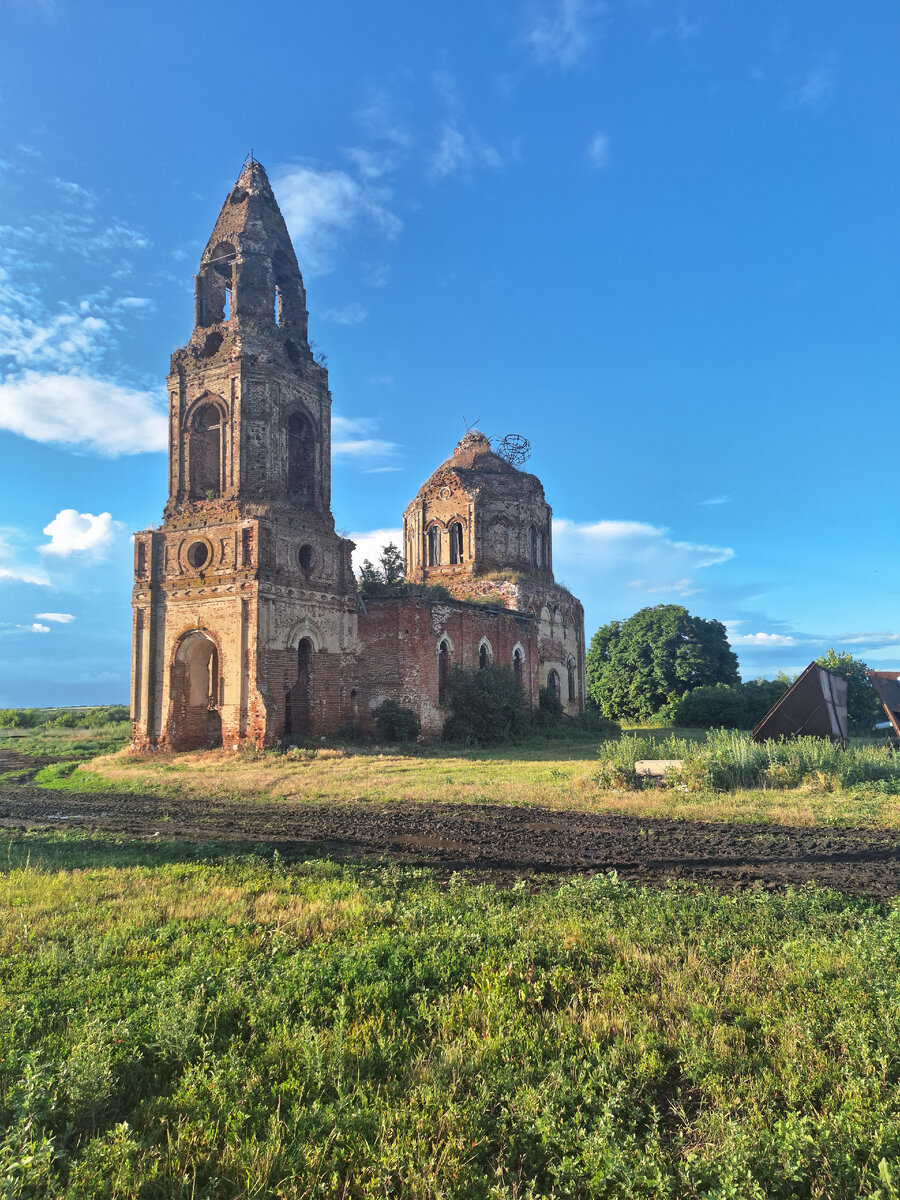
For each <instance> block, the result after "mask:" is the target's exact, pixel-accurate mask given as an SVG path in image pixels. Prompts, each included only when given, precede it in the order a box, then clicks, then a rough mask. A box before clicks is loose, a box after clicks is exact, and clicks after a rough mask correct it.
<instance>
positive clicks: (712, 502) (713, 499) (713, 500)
mask: <svg viewBox="0 0 900 1200" xmlns="http://www.w3.org/2000/svg"><path fill="white" fill-rule="evenodd" d="M733 499H734V495H733V493H732V492H724V493H723V494H722V495H721V496H710V497H709V498H708V499H707V500H701V501H700V504H703V505H706V506H707V507H715V506H716V505H718V504H730V503H731V501H732V500H733Z"/></svg>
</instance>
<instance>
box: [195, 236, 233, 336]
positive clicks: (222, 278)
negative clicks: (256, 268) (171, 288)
mask: <svg viewBox="0 0 900 1200" xmlns="http://www.w3.org/2000/svg"><path fill="white" fill-rule="evenodd" d="M233 263H234V246H232V244H231V242H219V244H218V246H216V248H215V250H213V252H212V255H211V256H210V257H209V259H208V260H207V262H206V266H204V267H201V269H200V274H199V275H198V276H197V324H198V325H202V326H207V325H217V324H218V323H219V322H220V321H228V320H230V319H231V315H232V310H233V297H232V294H231V290H232V287H233V283H234V277H233V267H232V264H233Z"/></svg>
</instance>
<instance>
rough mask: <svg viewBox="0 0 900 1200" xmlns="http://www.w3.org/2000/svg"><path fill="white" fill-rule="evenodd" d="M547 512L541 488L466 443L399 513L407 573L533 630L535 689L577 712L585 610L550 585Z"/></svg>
mask: <svg viewBox="0 0 900 1200" xmlns="http://www.w3.org/2000/svg"><path fill="white" fill-rule="evenodd" d="M551 517H552V513H551V509H550V505H549V504H548V503H547V501H546V500H545V498H544V489H543V487H542V486H541V481H540V480H539V479H538V478H537V476H535V475H531V474H529V473H528V472H527V471H520V470H518V469H517V468H516V467H514V466H512V465H511V464H510V463H509V462H507V461H506V459H504V458H501V457H500V455H498V454H495V453H494V451H493V450H492V449H491V444H490V442H489V441H488V439H487V438H486V437H485V436H484V434H482V433H479V432H478V430H472V431H470V432H469V433H467V434H466V436H465V437H464V438H463V439H462V441H461V442H460V443H459V445H458V446H457V447H456V449H455V450H454V452H453V454H452V456H451V457H450V458H448V459H447V461H446V462H445V463H442V464H441V466H440V467H438V469H437V470H436V471H435V472H434V474H433V475H432V476H431V477H430V478H429V479H428V480H427V481H426V482H425V483H424V484H423V485H422V487H421V488H420V489H419V494H418V495H417V496H416V498H415V500H413V502H412V503H411V504H410V505H409V506H408V507H407V509H406V512H405V513H404V514H403V541H404V549H405V554H406V570H407V575H408V576H409V578H410V579H413V580H415V581H416V582H419V583H430V584H435V583H439V584H442V585H443V586H444V587H446V588H447V589H448V591H450V592H451V593H452V594H453V595H454V596H455V597H457V598H459V599H460V600H465V599H483V598H484V597H495V598H496V600H497V603H498V604H501V605H504V606H505V607H507V608H511V609H515V610H516V611H518V612H528V613H531V614H532V615H533V616H534V618H535V620H536V622H537V648H538V682H539V684H540V686H541V687H547V686H548V685H549V686H551V687H553V688H554V690H555V691H556V692H557V694H558V695H559V698H560V700H561V701H562V703H563V707H564V708H565V710H566V712H568V713H570V714H571V715H575V714H577V713H579V712H581V711H582V710H583V708H584V695H585V681H584V609H583V608H582V606H581V603H580V601H578V600H576V599H575V597H574V596H573V595H572V594H571V593H570V592H568V591H567V590H566V589H565V588H562V587H560V586H559V585H558V584H557V583H556V582H555V581H554V579H553V535H552V522H551Z"/></svg>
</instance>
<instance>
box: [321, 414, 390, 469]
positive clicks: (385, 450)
mask: <svg viewBox="0 0 900 1200" xmlns="http://www.w3.org/2000/svg"><path fill="white" fill-rule="evenodd" d="M375 424H376V422H375V421H374V420H373V419H372V418H371V417H339V416H334V417H332V418H331V453H332V454H333V455H334V456H336V457H344V458H355V459H365V458H379V457H384V456H388V455H391V454H395V453H396V451H397V450H398V449H399V447H398V445H397V443H396V442H387V441H383V440H382V439H381V438H375V437H372V436H371V435H372V433H373V432H374V428H375Z"/></svg>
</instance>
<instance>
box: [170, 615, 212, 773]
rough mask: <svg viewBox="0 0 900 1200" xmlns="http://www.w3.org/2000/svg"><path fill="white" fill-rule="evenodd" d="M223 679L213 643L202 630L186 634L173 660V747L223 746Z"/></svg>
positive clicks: (177, 748)
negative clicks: (220, 710) (221, 710)
mask: <svg viewBox="0 0 900 1200" xmlns="http://www.w3.org/2000/svg"><path fill="white" fill-rule="evenodd" d="M223 682H224V681H223V680H222V679H221V678H220V676H219V652H218V650H217V649H216V645H215V642H214V641H213V640H212V638H210V637H207V635H206V634H205V633H203V632H202V631H201V630H197V631H196V632H195V633H190V634H188V636H187V637H186V638H184V639H183V640H182V642H181V643H180V645H179V646H178V649H177V650H176V652H175V661H174V663H173V680H172V684H173V686H172V698H173V701H174V711H173V728H172V730H171V738H170V740H171V742H172V747H173V749H175V750H207V749H214V748H215V747H217V746H221V745H222V718H221V715H220V712H219V706H220V702H221V696H222V690H223Z"/></svg>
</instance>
